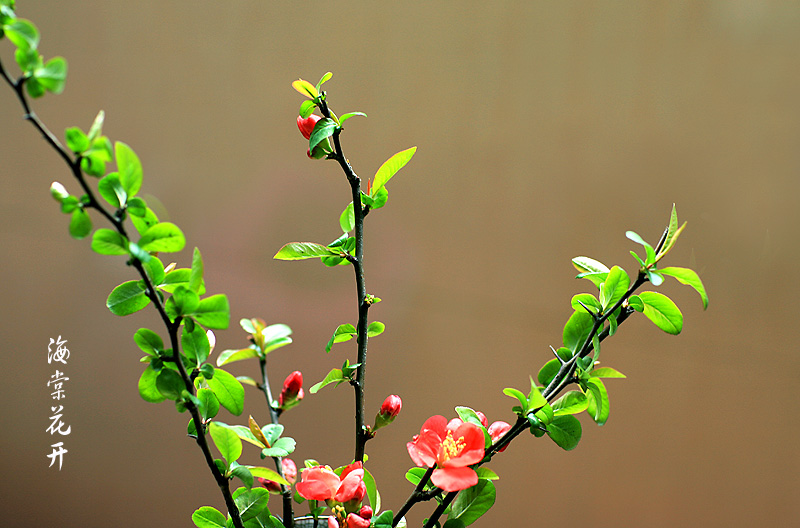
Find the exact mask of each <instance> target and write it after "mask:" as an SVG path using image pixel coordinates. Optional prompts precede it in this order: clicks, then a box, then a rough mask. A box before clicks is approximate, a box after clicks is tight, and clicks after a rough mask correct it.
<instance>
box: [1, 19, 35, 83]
mask: <svg viewBox="0 0 800 528" xmlns="http://www.w3.org/2000/svg"><path fill="white" fill-rule="evenodd" d="M0 34H2V28H0ZM14 59H16V61H17V64H18V65H19V69H20V71H22V72H23V73H24V74H26V75H30V74H31V73H32V72H33V70H35V69H37V68H41V67H42V66H44V62H43V61H42V55H41V54H40V53H39V52H38V51H36V50H35V49H31V48H17V51H16V52H14ZM37 82H38V81H37Z"/></svg>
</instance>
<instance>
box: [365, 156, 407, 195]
mask: <svg viewBox="0 0 800 528" xmlns="http://www.w3.org/2000/svg"><path fill="white" fill-rule="evenodd" d="M416 151H417V147H411V148H410V149H406V150H403V151H400V152H398V153H397V154H395V155H394V156H392V157H391V158H389V159H388V160H386V161H385V162H384V163H383V165H381V166H380V168H379V169H378V172H376V173H375V179H374V180H373V181H372V189H371V192H370V198H373V199H375V196H376V195H377V193H378V191H380V190H381V189H383V187H384V185H386V183H387V182H388V181H389V180H390V179H391V178H392V176H394V175H395V174H397V171H399V170H400V169H402V168H403V167H405V165H406V163H408V162H409V161H410V160H411V158H412V157H413V156H414V153H415V152H416Z"/></svg>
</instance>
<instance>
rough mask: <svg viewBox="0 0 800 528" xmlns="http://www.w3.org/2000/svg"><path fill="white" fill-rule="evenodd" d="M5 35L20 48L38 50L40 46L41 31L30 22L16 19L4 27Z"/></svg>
mask: <svg viewBox="0 0 800 528" xmlns="http://www.w3.org/2000/svg"><path fill="white" fill-rule="evenodd" d="M3 33H4V34H5V36H7V37H8V40H10V41H11V42H13V43H14V45H15V46H16V47H18V48H23V49H36V48H37V47H38V46H39V31H38V30H37V29H36V26H34V25H33V23H32V22H31V21H30V20H25V19H24V18H16V19H14V21H12V22H11V23H10V24H6V25H5V26H3Z"/></svg>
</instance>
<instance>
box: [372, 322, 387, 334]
mask: <svg viewBox="0 0 800 528" xmlns="http://www.w3.org/2000/svg"><path fill="white" fill-rule="evenodd" d="M384 330H386V325H385V324H383V323H381V322H380V321H373V322H371V323H370V324H369V326H368V327H367V337H375V336H378V335H381V334H382V333H383V331H384Z"/></svg>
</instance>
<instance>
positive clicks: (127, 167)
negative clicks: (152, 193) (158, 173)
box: [114, 141, 142, 196]
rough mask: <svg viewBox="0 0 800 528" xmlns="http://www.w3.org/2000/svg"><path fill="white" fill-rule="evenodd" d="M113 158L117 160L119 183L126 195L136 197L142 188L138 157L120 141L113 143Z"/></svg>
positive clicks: (140, 164) (140, 166)
mask: <svg viewBox="0 0 800 528" xmlns="http://www.w3.org/2000/svg"><path fill="white" fill-rule="evenodd" d="M114 157H115V158H116V160H117V171H118V172H119V181H120V182H122V186H123V187H124V188H125V190H126V191H127V193H128V196H136V193H138V192H139V189H140V188H141V187H142V163H141V162H140V161H139V156H137V155H136V153H135V152H134V151H133V149H132V148H130V147H129V146H128V145H126V144H125V143H123V142H121V141H117V142H116V143H114Z"/></svg>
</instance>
